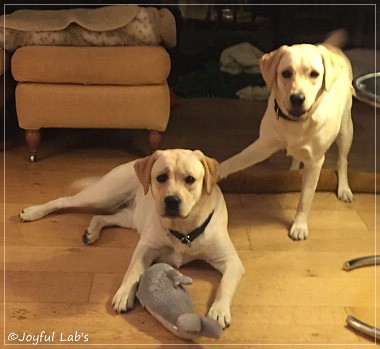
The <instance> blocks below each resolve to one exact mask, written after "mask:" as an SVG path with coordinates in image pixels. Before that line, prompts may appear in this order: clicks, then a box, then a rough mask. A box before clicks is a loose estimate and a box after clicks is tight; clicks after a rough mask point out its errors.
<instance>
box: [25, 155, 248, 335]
mask: <svg viewBox="0 0 380 349" xmlns="http://www.w3.org/2000/svg"><path fill="white" fill-rule="evenodd" d="M218 167H219V164H218V163H217V162H216V160H214V159H212V158H209V157H206V156H205V155H203V153H202V152H200V151H198V150H196V151H191V150H184V149H169V150H162V151H156V152H155V153H154V154H153V155H151V156H148V157H146V158H143V159H139V160H136V161H132V162H129V163H127V164H124V165H121V166H118V167H116V168H114V169H113V170H112V171H110V172H109V173H108V174H106V175H105V176H104V177H102V178H100V179H99V180H98V181H97V182H95V183H94V184H92V185H90V186H88V187H87V188H85V189H83V190H82V191H80V192H79V193H78V194H76V195H74V196H70V197H62V198H59V199H56V200H53V201H50V202H47V203H45V204H42V205H38V206H32V207H28V208H26V209H24V210H23V211H22V212H21V213H20V218H21V219H22V220H23V221H33V220H36V219H39V218H41V217H43V216H45V215H47V214H48V213H51V212H54V211H57V210H59V209H63V208H70V207H71V208H79V207H88V208H96V209H107V210H112V211H113V212H114V213H113V214H110V215H104V216H94V217H93V218H92V220H91V222H90V225H89V227H88V228H87V230H86V232H85V234H84V236H83V240H84V242H85V243H87V244H90V243H93V242H94V241H96V240H97V239H98V238H99V235H100V231H101V229H102V228H103V227H105V226H111V225H113V226H121V227H128V228H134V229H136V230H137V231H138V232H139V233H140V235H141V236H140V240H139V242H138V244H137V247H136V249H135V251H134V253H133V256H132V260H131V263H130V265H129V268H128V270H127V273H126V274H125V277H124V279H123V282H122V284H121V286H120V288H119V290H118V291H117V292H116V294H115V296H114V298H113V307H114V309H115V310H116V311H118V312H121V311H127V310H130V309H132V308H133V306H134V301H135V293H136V288H137V285H138V282H139V279H140V276H141V275H142V274H143V272H144V271H145V269H147V268H148V267H149V266H150V265H151V264H152V263H153V262H165V263H169V264H171V265H173V266H175V267H177V268H178V267H180V266H181V265H183V264H185V263H188V262H190V261H192V260H195V259H202V260H205V261H207V262H208V263H210V264H211V265H212V266H214V267H215V268H216V269H217V270H219V271H220V272H221V273H222V274H223V277H222V279H221V282H220V286H219V288H218V290H217V293H216V298H215V300H214V303H213V304H212V306H211V308H210V310H209V313H208V315H209V316H210V317H212V318H213V319H215V320H217V321H218V322H219V323H220V325H221V326H222V327H223V328H225V327H226V326H228V325H229V324H230V322H231V314H230V305H231V301H232V297H233V294H234V292H235V289H236V286H237V284H238V282H239V280H240V278H241V276H242V275H243V273H244V267H243V265H242V263H241V261H240V259H239V256H238V254H237V252H236V250H235V248H234V246H233V244H232V242H231V240H230V237H229V235H228V231H227V220H228V216H227V208H226V204H225V201H224V198H223V194H222V192H221V191H220V189H219V187H218V186H217V185H216V182H217V180H218Z"/></svg>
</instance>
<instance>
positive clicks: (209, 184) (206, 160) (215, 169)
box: [194, 150, 219, 194]
mask: <svg viewBox="0 0 380 349" xmlns="http://www.w3.org/2000/svg"><path fill="white" fill-rule="evenodd" d="M194 153H195V154H196V155H197V157H198V158H199V160H200V161H201V163H202V165H203V167H204V169H205V178H204V184H205V186H206V193H207V194H211V191H212V188H213V186H214V185H215V184H216V183H217V182H218V179H219V163H218V161H216V160H215V159H213V158H210V157H208V156H206V155H204V154H203V153H202V152H201V151H200V150H195V151H194Z"/></svg>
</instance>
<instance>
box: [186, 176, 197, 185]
mask: <svg viewBox="0 0 380 349" xmlns="http://www.w3.org/2000/svg"><path fill="white" fill-rule="evenodd" d="M185 182H186V184H193V183H194V182H195V178H194V177H193V176H187V177H186V178H185Z"/></svg>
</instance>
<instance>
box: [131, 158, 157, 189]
mask: <svg viewBox="0 0 380 349" xmlns="http://www.w3.org/2000/svg"><path fill="white" fill-rule="evenodd" d="M157 156H158V151H156V152H154V153H153V154H152V155H150V156H146V157H145V158H142V159H138V160H136V162H135V165H134V167H135V172H136V175H137V178H138V179H139V180H140V182H141V184H142V185H143V187H144V193H145V195H146V194H147V193H148V191H149V186H150V178H151V177H150V174H151V172H152V167H153V164H154V162H155V161H156V160H157Z"/></svg>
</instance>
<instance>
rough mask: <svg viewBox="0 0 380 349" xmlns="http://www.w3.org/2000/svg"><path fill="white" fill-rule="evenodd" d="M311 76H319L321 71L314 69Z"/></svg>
mask: <svg viewBox="0 0 380 349" xmlns="http://www.w3.org/2000/svg"><path fill="white" fill-rule="evenodd" d="M310 76H311V77H312V78H317V77H318V76H319V73H318V72H317V71H316V70H313V71H312V72H311V73H310Z"/></svg>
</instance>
